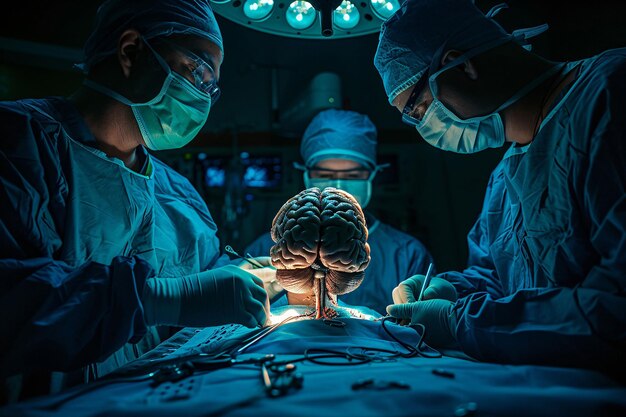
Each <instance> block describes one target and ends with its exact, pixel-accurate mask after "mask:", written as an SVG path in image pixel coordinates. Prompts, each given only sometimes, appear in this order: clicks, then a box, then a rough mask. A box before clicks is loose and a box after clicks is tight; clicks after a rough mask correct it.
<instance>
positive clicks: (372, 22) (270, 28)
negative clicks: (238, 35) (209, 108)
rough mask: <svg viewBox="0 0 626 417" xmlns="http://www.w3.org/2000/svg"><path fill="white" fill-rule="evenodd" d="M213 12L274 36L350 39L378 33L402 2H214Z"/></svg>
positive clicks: (310, 0)
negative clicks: (383, 23)
mask: <svg viewBox="0 0 626 417" xmlns="http://www.w3.org/2000/svg"><path fill="white" fill-rule="evenodd" d="M211 6H212V7H213V11H214V12H215V13H217V14H219V15H221V16H223V17H225V18H227V19H229V20H232V21H234V22H236V23H239V24H241V25H244V26H247V27H250V28H252V29H255V30H259V31H261V32H266V33H271V34H273V35H280V36H289V37H294V38H307V39H320V38H329V37H330V38H333V39H335V38H349V37H354V36H360V35H367V34H370V33H376V32H378V31H379V30H380V26H381V24H382V22H383V21H384V20H386V19H388V18H389V17H390V16H391V15H392V14H393V13H395V11H396V10H398V9H399V8H400V3H399V0H307V1H304V0H295V1H294V0H211Z"/></svg>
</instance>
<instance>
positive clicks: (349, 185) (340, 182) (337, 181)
mask: <svg viewBox="0 0 626 417" xmlns="http://www.w3.org/2000/svg"><path fill="white" fill-rule="evenodd" d="M304 185H305V187H306V188H311V187H317V188H319V189H320V190H323V189H324V188H326V187H334V188H338V189H340V190H343V191H345V192H347V193H350V194H352V195H353V196H354V198H355V199H356V201H358V203H359V205H360V206H361V208H365V207H367V205H368V203H369V202H370V198H371V197H372V179H371V178H369V179H358V180H357V179H344V178H309V175H308V173H306V172H305V173H304Z"/></svg>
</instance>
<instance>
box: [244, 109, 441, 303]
mask: <svg viewBox="0 0 626 417" xmlns="http://www.w3.org/2000/svg"><path fill="white" fill-rule="evenodd" d="M376 144H377V139H376V127H375V126H374V124H373V123H372V122H371V120H370V119H369V117H367V116H366V115H363V114H360V113H356V112H353V111H347V110H334V109H331V110H325V111H322V112H320V113H319V114H317V116H315V117H314V118H313V120H312V121H311V123H310V124H309V126H308V127H307V128H306V130H305V132H304V136H303V137H302V142H301V144H300V155H301V156H302V159H303V160H304V165H301V164H295V166H296V168H298V169H301V170H302V171H303V172H304V175H303V176H304V185H305V187H306V188H310V187H318V188H320V189H324V188H326V187H335V188H339V189H341V190H344V191H347V192H349V193H350V194H352V195H353V196H354V197H355V198H356V200H357V201H358V202H359V204H360V205H361V207H362V208H364V209H366V208H367V206H368V204H369V202H370V200H371V198H372V181H373V180H374V178H375V177H376V174H377V173H378V172H379V171H380V170H381V169H383V168H384V166H381V165H378V164H377V162H376ZM365 216H366V221H367V227H368V230H369V236H368V243H369V245H370V248H371V258H372V260H371V262H370V264H369V266H368V268H367V270H366V271H365V279H364V280H363V283H362V284H361V286H360V287H359V288H358V289H357V290H356V291H353V292H351V293H349V294H346V295H342V296H339V298H340V300H341V301H342V302H344V303H347V304H350V305H355V306H367V307H369V308H371V309H374V310H376V311H378V312H380V313H384V312H385V308H386V307H387V305H388V304H389V303H390V302H391V301H392V298H391V291H392V290H393V289H394V287H396V286H397V285H398V284H399V283H400V282H401V281H403V280H404V279H406V278H408V277H410V276H412V275H415V274H419V273H425V272H426V270H427V269H428V265H429V264H430V263H431V262H433V259H432V257H431V255H430V253H428V250H426V247H425V246H424V245H423V244H422V243H421V242H420V241H419V240H417V239H415V238H414V237H412V236H409V235H407V234H406V233H403V232H401V231H399V230H397V229H395V228H393V227H391V226H389V225H388V224H385V223H382V222H381V221H380V220H378V219H377V218H376V217H374V215H372V213H371V212H369V211H368V210H365ZM272 245H274V242H273V241H272V238H271V236H270V233H266V234H264V235H261V236H260V237H259V238H257V239H256V240H255V241H254V242H253V243H252V244H251V245H250V246H249V247H248V248H247V249H246V251H247V252H249V253H250V254H251V255H253V256H259V257H262V256H266V257H267V256H268V255H269V253H270V248H271V247H272ZM252 272H254V273H256V271H254V270H253V271H252ZM259 276H260V277H261V278H263V279H264V280H266V278H265V277H264V276H263V275H261V274H260V275H259ZM275 286H276V284H274V285H273V286H272V287H275ZM272 287H270V288H272ZM270 294H273V293H272V292H271V291H270Z"/></svg>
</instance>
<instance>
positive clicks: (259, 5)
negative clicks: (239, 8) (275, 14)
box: [243, 0, 274, 21]
mask: <svg viewBox="0 0 626 417" xmlns="http://www.w3.org/2000/svg"><path fill="white" fill-rule="evenodd" d="M272 9H274V0H246V2H245V3H244V4H243V14H244V15H246V17H247V18H248V19H250V20H253V21H261V20H263V19H265V18H267V17H268V16H269V15H270V14H271V13H272Z"/></svg>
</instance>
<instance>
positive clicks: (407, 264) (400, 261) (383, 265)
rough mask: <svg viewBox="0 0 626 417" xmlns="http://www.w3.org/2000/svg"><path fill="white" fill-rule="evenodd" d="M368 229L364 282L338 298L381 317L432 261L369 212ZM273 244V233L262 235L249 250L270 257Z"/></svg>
mask: <svg viewBox="0 0 626 417" xmlns="http://www.w3.org/2000/svg"><path fill="white" fill-rule="evenodd" d="M366 221H367V225H368V230H369V236H368V240H367V242H368V243H369V245H370V255H371V257H372V260H371V262H370V264H369V266H368V267H367V269H366V270H365V279H363V283H362V284H361V285H360V286H359V288H357V289H356V290H355V291H353V292H351V293H348V294H344V295H340V296H339V299H340V300H341V301H343V302H344V303H346V304H349V305H353V306H366V307H369V308H371V309H373V310H375V311H377V312H379V313H381V314H385V313H386V310H385V309H386V308H387V306H388V305H389V304H393V299H392V298H391V292H392V291H393V289H394V288H395V287H396V286H397V285H398V284H399V283H400V282H401V281H403V280H405V279H407V278H408V277H410V276H412V275H415V274H425V273H426V271H427V270H428V265H429V264H430V263H431V262H433V258H432V256H431V255H430V253H429V252H428V250H427V249H426V247H425V246H424V245H423V244H422V243H421V242H420V241H419V240H417V239H415V238H414V237H412V236H409V235H407V234H406V233H403V232H401V231H399V230H397V229H394V228H393V227H391V226H389V225H387V224H384V223H382V222H381V221H380V220H378V219H376V218H375V217H374V216H372V215H371V214H369V213H366ZM273 245H274V242H273V241H272V237H271V235H270V233H266V234H263V235H261V236H259V237H258V238H257V239H256V240H255V241H254V242H252V243H251V244H250V246H248V248H246V252H247V253H250V254H251V255H253V256H269V254H270V248H271V247H272V246H273Z"/></svg>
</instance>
